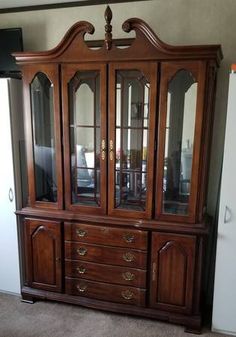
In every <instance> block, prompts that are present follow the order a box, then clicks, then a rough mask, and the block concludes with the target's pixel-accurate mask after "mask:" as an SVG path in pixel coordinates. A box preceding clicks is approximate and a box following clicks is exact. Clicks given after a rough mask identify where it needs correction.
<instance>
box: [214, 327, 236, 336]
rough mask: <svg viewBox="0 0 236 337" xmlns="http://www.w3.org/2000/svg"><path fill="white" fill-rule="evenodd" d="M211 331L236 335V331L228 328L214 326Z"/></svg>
mask: <svg viewBox="0 0 236 337" xmlns="http://www.w3.org/2000/svg"><path fill="white" fill-rule="evenodd" d="M211 331H213V332H217V333H221V334H226V335H232V336H236V331H228V330H221V329H215V328H212V329H211Z"/></svg>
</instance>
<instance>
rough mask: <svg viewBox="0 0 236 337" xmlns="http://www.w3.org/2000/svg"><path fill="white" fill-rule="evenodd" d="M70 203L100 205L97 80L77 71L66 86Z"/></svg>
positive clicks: (93, 73)
mask: <svg viewBox="0 0 236 337" xmlns="http://www.w3.org/2000/svg"><path fill="white" fill-rule="evenodd" d="M68 90H69V109H70V155H71V184H72V195H71V199H72V203H74V204H81V205H91V206H99V205H100V77H99V73H98V72H97V71H84V72H77V73H76V74H75V76H74V77H73V78H72V80H71V81H70V82H69V85H68Z"/></svg>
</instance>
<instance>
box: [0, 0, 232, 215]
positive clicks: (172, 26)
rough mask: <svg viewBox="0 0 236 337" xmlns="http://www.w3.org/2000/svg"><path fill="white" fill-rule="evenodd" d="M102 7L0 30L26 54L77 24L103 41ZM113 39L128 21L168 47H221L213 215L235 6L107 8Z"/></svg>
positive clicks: (171, 1)
mask: <svg viewBox="0 0 236 337" xmlns="http://www.w3.org/2000/svg"><path fill="white" fill-rule="evenodd" d="M105 7H106V6H105V5H97V6H85V7H74V8H65V9H52V10H41V11H32V12H23V13H9V14H0V28H7V27H22V28H23V37H24V46H25V50H44V49H49V48H52V47H54V46H55V45H56V44H57V43H58V42H59V41H60V40H61V38H62V36H63V35H64V34H65V32H66V31H67V29H68V28H69V27H70V26H71V25H72V24H74V23H75V22H76V21H80V20H87V21H90V22H91V23H93V24H94V25H95V28H96V32H95V34H94V38H95V39H98V38H103V36H104V10H105ZM111 8H112V11H113V22H112V24H113V34H114V37H125V36H127V34H126V33H124V32H122V31H121V24H122V23H123V21H124V20H126V19H127V18H129V17H140V18H142V19H143V20H145V21H146V22H147V23H148V24H149V25H150V26H151V27H152V28H153V30H154V31H155V32H156V33H157V34H158V36H159V37H160V38H161V39H162V40H163V41H164V42H167V43H170V44H176V45H181V44H186V45H188V44H215V43H216V44H218V43H220V44H222V48H223V52H224V61H223V62H222V65H221V68H220V72H219V80H218V90H217V102H216V114H215V122H214V137H213V151H212V156H211V159H212V160H211V171H210V189H209V207H208V210H209V212H210V213H211V214H214V208H215V204H216V198H217V186H218V180H219V173H220V167H221V160H222V151H223V143H224V127H225V116H226V105H227V90H228V72H229V66H230V63H232V62H234V61H235V60H236V52H235V51H236V39H235V36H234V35H235V33H234V32H235V30H236V20H235V13H236V1H235V0H224V1H223V0H198V1H196V0H168V1H166V0H151V1H140V2H132V3H121V4H112V5H111Z"/></svg>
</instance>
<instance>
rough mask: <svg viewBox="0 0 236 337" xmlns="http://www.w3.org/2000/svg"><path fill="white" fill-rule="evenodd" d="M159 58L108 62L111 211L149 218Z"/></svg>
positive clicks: (118, 214)
mask: <svg viewBox="0 0 236 337" xmlns="http://www.w3.org/2000/svg"><path fill="white" fill-rule="evenodd" d="M157 68H158V64H157V63H156V62H148V63H146V62H145V63H143V62H138V63H136V62H133V63H111V64H110V65H109V90H108V96H109V116H108V118H109V142H108V146H109V158H108V169H109V174H108V176H109V183H108V213H109V215H112V216H125V217H132V218H139V219H140V218H151V216H152V197H153V171H154V170H153V169H154V167H153V164H154V144H155V124H156V96H157V77H158V69H157Z"/></svg>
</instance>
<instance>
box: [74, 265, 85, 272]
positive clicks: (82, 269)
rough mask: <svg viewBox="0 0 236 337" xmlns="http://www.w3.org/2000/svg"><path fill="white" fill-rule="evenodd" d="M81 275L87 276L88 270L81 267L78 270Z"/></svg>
mask: <svg viewBox="0 0 236 337" xmlns="http://www.w3.org/2000/svg"><path fill="white" fill-rule="evenodd" d="M76 269H77V271H78V273H79V274H85V272H86V269H85V268H84V267H83V266H79V267H78V268H76Z"/></svg>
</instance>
